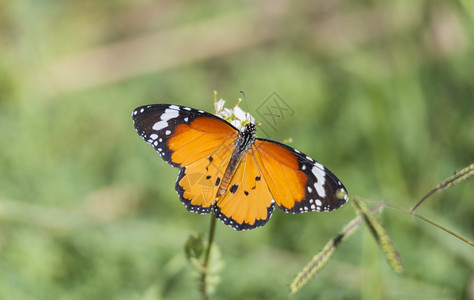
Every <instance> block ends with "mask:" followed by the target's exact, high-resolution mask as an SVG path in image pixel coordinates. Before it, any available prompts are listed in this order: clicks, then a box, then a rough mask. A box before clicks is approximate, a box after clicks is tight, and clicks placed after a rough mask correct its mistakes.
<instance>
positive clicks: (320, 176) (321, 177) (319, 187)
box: [311, 163, 326, 198]
mask: <svg viewBox="0 0 474 300" xmlns="http://www.w3.org/2000/svg"><path fill="white" fill-rule="evenodd" d="M319 166H321V167H322V165H321V164H318V163H316V164H314V167H313V169H312V170H311V172H313V174H314V176H316V179H317V180H318V182H315V183H314V188H315V189H316V192H318V194H319V196H321V197H322V198H324V197H326V191H325V190H324V183H325V182H326V173H325V172H324V171H323V170H324V169H321V168H320V167H319Z"/></svg>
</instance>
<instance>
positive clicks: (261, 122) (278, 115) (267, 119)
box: [257, 114, 281, 126]
mask: <svg viewBox="0 0 474 300" xmlns="http://www.w3.org/2000/svg"><path fill="white" fill-rule="evenodd" d="M279 117H281V115H280V114H276V115H273V116H270V117H268V118H266V119H265V120H263V121H260V122H258V123H257V126H260V125H262V124H263V123H265V122H268V121H270V120H271V119H273V118H279Z"/></svg>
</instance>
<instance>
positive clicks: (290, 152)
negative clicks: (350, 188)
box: [253, 139, 348, 213]
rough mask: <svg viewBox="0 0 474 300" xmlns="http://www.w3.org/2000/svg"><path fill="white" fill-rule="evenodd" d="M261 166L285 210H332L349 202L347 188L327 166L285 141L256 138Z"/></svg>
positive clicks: (275, 195)
mask: <svg viewBox="0 0 474 300" xmlns="http://www.w3.org/2000/svg"><path fill="white" fill-rule="evenodd" d="M253 148H254V151H255V153H256V157H257V161H258V162H259V167H260V168H261V170H262V172H263V173H264V176H265V180H266V181H267V184H268V186H269V188H270V191H271V193H272V195H273V198H274V199H275V202H276V204H277V205H278V207H280V208H281V209H282V210H283V211H285V212H291V213H302V212H308V211H330V210H334V209H336V208H339V207H340V206H341V205H343V204H344V203H346V202H347V199H348V195H347V190H346V188H345V187H344V185H342V183H341V182H340V181H339V179H337V177H336V176H335V175H334V174H333V173H332V172H331V171H329V170H328V169H327V168H326V167H324V166H323V165H321V164H320V163H318V162H316V161H315V160H313V159H312V158H311V157H309V156H307V155H305V154H304V153H302V152H300V151H298V150H296V149H293V148H291V147H288V146H286V145H284V144H281V143H278V142H275V141H271V140H266V139H256V141H255V144H254V147H253Z"/></svg>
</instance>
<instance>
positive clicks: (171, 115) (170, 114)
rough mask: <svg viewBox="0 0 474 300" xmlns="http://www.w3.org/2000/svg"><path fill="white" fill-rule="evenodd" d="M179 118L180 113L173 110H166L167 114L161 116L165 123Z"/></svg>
mask: <svg viewBox="0 0 474 300" xmlns="http://www.w3.org/2000/svg"><path fill="white" fill-rule="evenodd" d="M177 116H179V111H177V110H173V109H165V112H164V113H163V114H162V115H161V119H162V120H163V121H168V120H170V119H174V118H176V117H177Z"/></svg>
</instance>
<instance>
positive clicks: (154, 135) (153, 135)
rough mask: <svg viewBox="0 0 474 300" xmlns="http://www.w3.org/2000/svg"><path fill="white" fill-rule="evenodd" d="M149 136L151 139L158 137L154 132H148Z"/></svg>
mask: <svg viewBox="0 0 474 300" xmlns="http://www.w3.org/2000/svg"><path fill="white" fill-rule="evenodd" d="M150 138H151V139H152V140H156V139H157V138H158V135H157V134H156V133H153V134H150Z"/></svg>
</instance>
